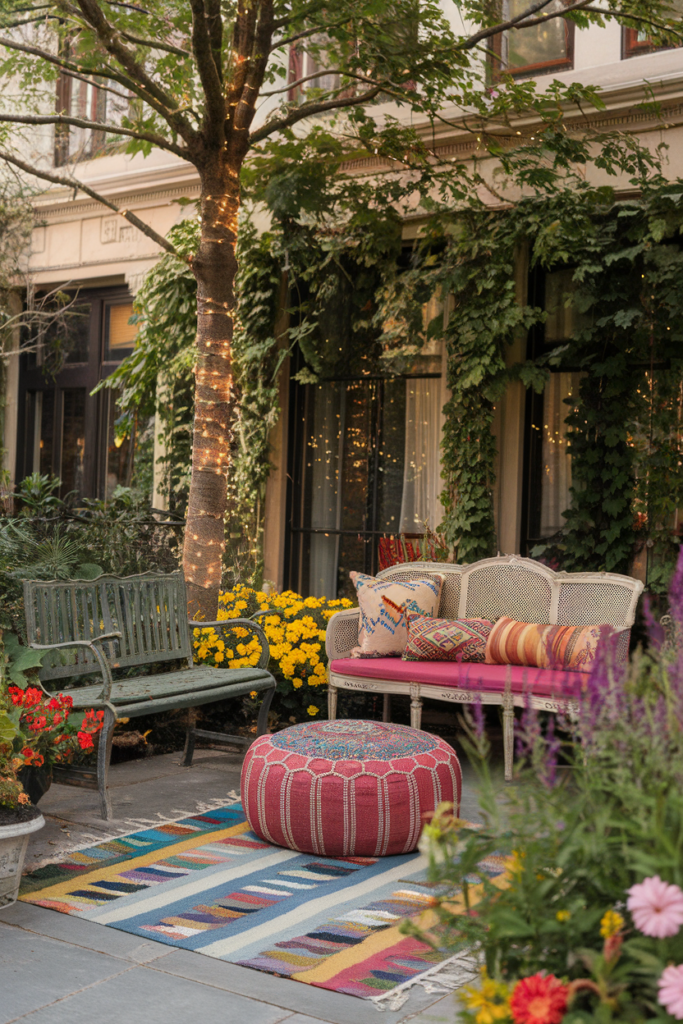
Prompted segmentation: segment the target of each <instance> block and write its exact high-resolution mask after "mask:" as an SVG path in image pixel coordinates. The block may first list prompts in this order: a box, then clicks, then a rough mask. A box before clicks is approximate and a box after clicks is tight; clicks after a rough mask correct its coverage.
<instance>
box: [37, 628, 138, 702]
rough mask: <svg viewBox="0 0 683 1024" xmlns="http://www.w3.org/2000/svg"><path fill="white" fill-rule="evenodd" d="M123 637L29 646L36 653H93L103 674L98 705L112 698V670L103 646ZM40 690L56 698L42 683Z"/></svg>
mask: <svg viewBox="0 0 683 1024" xmlns="http://www.w3.org/2000/svg"><path fill="white" fill-rule="evenodd" d="M121 635H122V634H121V633H118V632H116V633H103V634H102V635H101V636H94V637H93V638H92V639H91V640H64V641H63V642H62V643H59V644H35V643H33V644H29V647H31V648H32V649H33V650H34V651H64V650H68V649H69V648H74V647H75V648H81V649H83V648H85V649H86V650H88V651H91V652H92V654H94V655H95V660H96V661H97V664H98V666H99V669H100V671H101V673H102V692H101V693H100V695H99V697H98V698H97V703H98V704H106V703H107V702H108V701H109V698H110V697H111V688H112V685H113V679H112V674H111V669H110V668H109V663H108V661H107V658H106V655H105V653H104V651H103V650H102V648H101V645H102V644H104V643H107V642H108V641H112V640H120V639H121ZM40 688H41V690H43V692H44V693H47V694H48V695H49V696H50V697H53V696H54V694H53V693H50V691H49V690H46V689H45V687H44V686H43V684H42V682H41V683H40Z"/></svg>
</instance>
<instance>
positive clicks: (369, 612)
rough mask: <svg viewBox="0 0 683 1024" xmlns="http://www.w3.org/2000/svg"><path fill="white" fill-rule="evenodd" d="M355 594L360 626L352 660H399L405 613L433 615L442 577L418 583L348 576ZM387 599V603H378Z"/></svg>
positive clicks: (428, 576) (404, 635)
mask: <svg viewBox="0 0 683 1024" xmlns="http://www.w3.org/2000/svg"><path fill="white" fill-rule="evenodd" d="M350 576H351V580H352V582H353V585H354V586H355V588H356V593H357V594H358V605H359V607H360V625H359V629H358V647H354V649H353V651H352V652H351V656H352V657H353V658H391V657H400V656H401V655H402V654H403V651H404V650H405V646H406V643H407V641H408V627H407V626H406V617H405V612H406V611H412V612H419V614H420V615H432V616H433V615H436V613H437V612H438V610H439V601H440V600H441V588H442V586H443V581H444V577H443V576H442V575H441V574H440V573H425V575H424V577H423V578H422V579H413V580H402V581H401V582H399V581H398V580H378V579H375V577H374V576H366V575H365V574H364V573H362V572H352V573H350ZM383 597H387V598H389V602H390V603H389V602H385V601H383V600H382V598H383Z"/></svg>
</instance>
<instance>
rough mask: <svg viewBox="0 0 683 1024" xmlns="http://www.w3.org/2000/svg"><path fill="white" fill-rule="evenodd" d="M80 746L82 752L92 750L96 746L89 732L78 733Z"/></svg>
mask: <svg viewBox="0 0 683 1024" xmlns="http://www.w3.org/2000/svg"><path fill="white" fill-rule="evenodd" d="M78 745H79V747H80V748H81V750H90V749H91V748H92V747H94V746H95V744H94V743H93V741H92V736H91V735H90V733H89V732H79V733H78Z"/></svg>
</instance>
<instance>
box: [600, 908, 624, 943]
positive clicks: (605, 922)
mask: <svg viewBox="0 0 683 1024" xmlns="http://www.w3.org/2000/svg"><path fill="white" fill-rule="evenodd" d="M624 923H625V922H624V919H623V917H622V916H621V914H617V912H616V910H608V911H607V912H606V913H605V914H603V916H602V920H601V921H600V934H601V936H602V937H603V939H611V938H612V936H613V935H618V934H619V932H620V931H621V929H622V928H623V927H624Z"/></svg>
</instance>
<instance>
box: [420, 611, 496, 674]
mask: <svg viewBox="0 0 683 1024" xmlns="http://www.w3.org/2000/svg"><path fill="white" fill-rule="evenodd" d="M406 618H407V619H408V643H407V644H406V649H405V651H404V652H403V660H404V661H480V662H481V661H484V659H485V657H486V641H487V640H488V637H489V633H490V632H491V630H492V628H493V623H492V622H489V621H488V619H430V618H428V617H427V616H425V615H418V614H417V613H416V612H408V614H407V616H406Z"/></svg>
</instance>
